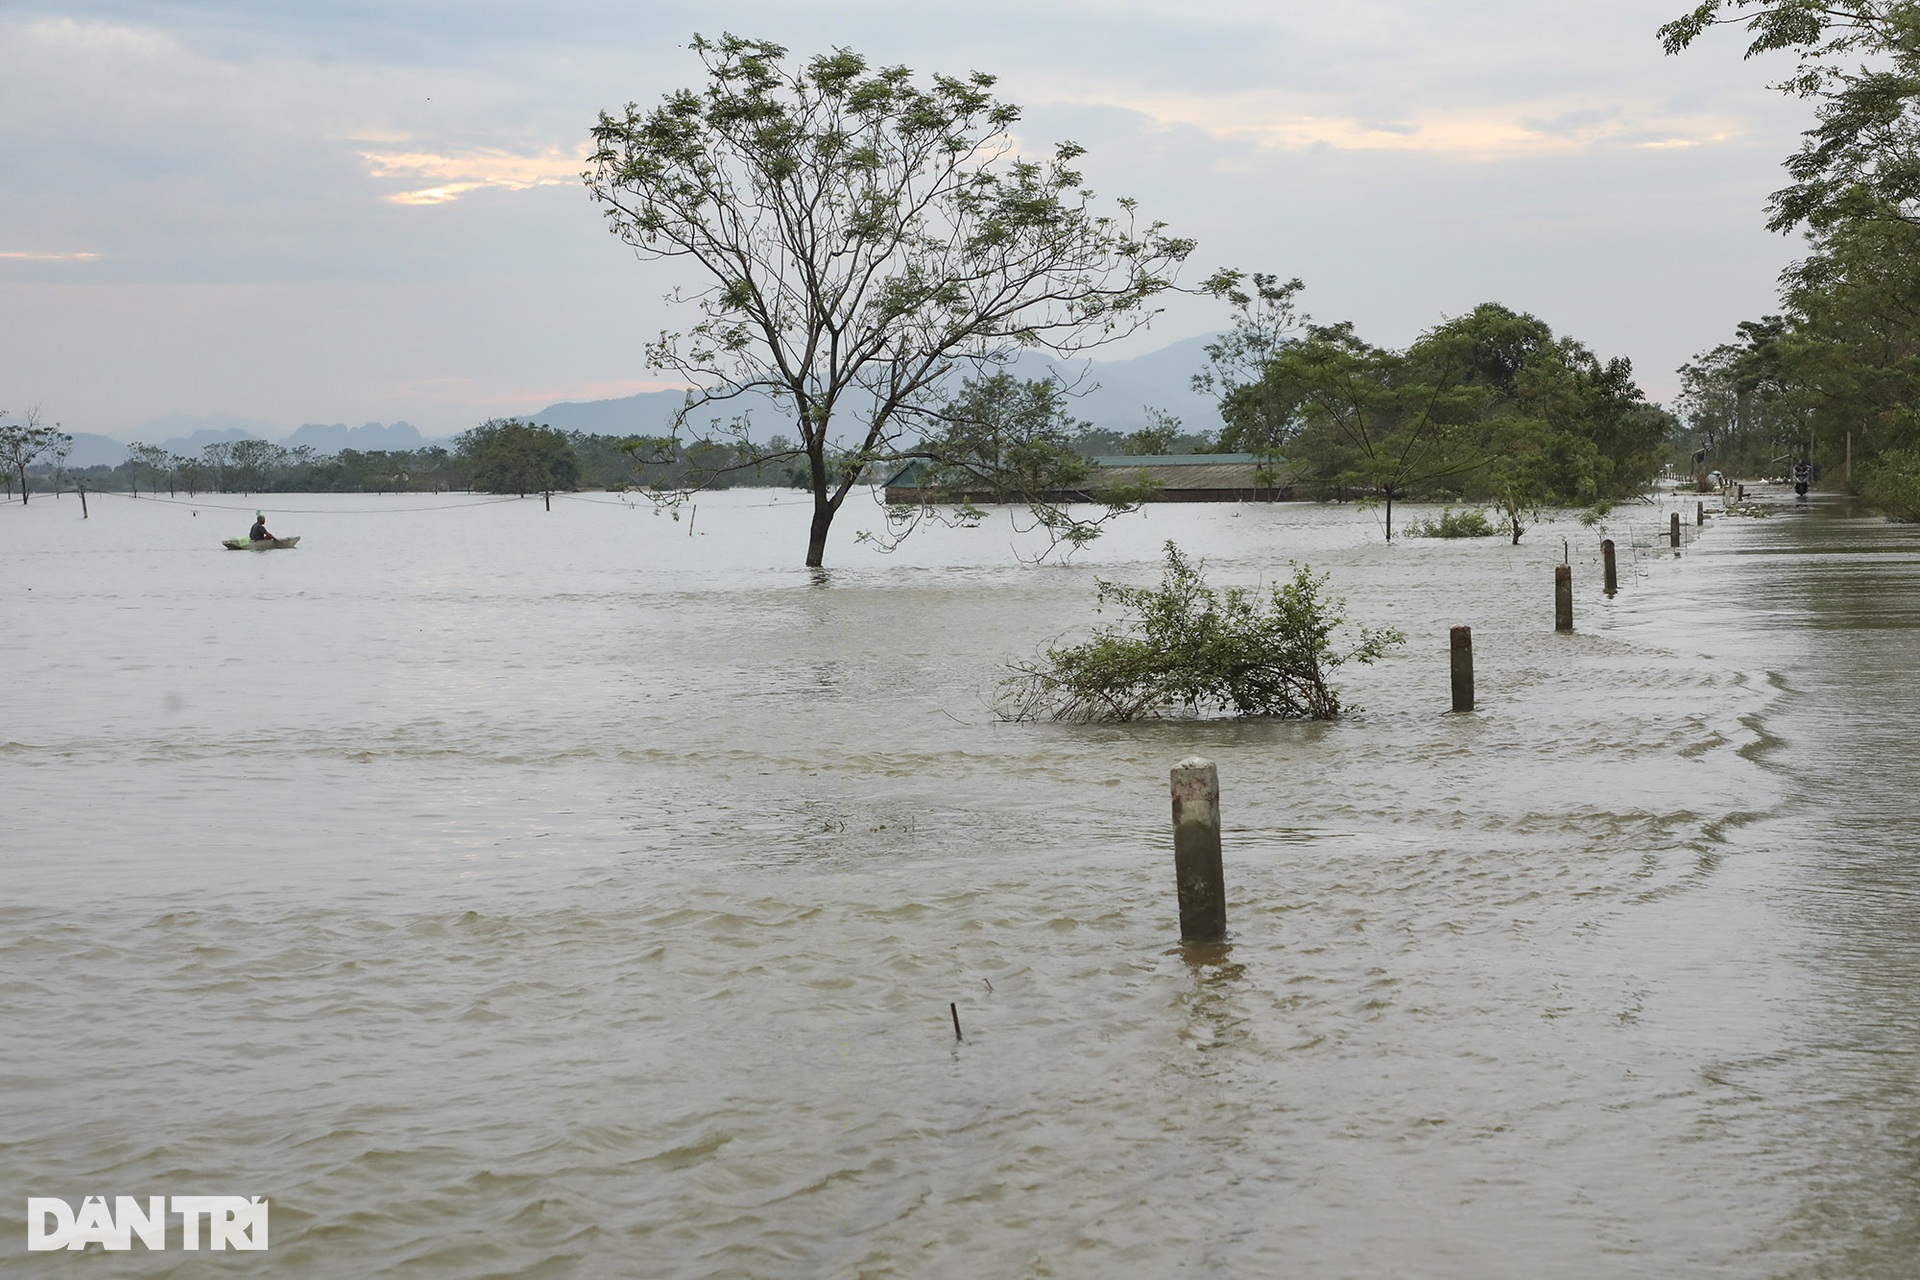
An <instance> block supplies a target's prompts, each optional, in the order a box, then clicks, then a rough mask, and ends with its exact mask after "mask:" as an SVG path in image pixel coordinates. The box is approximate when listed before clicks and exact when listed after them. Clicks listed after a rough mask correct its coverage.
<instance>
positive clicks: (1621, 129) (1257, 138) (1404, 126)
mask: <svg viewBox="0 0 1920 1280" xmlns="http://www.w3.org/2000/svg"><path fill="white" fill-rule="evenodd" d="M1058 101H1061V102H1062V103H1064V104H1067V105H1073V106H1105V107H1116V108H1119V109H1122V110H1127V111H1132V112H1136V113H1138V114H1140V115H1143V116H1145V117H1147V119H1148V120H1150V121H1152V122H1153V124H1154V125H1155V126H1156V127H1158V128H1160V129H1163V130H1172V129H1181V128H1190V129H1198V130H1200V131H1201V132H1203V133H1205V134H1207V135H1209V136H1211V137H1213V138H1215V139H1217V140H1220V141H1225V142H1239V143H1242V144H1247V145H1252V146H1255V147H1259V148H1263V149H1269V150H1280V151H1299V150H1306V149H1308V148H1314V149H1332V150H1336V151H1402V152H1418V153H1424V154H1429V155H1439V156H1453V157H1458V158H1462V159H1477V160H1503V159H1518V158H1526V157H1536V156H1549V155H1565V154H1572V153H1577V152H1582V151H1587V150H1591V149H1593V148H1595V147H1601V146H1634V147H1648V146H1654V147H1684V146H1700V145H1704V144H1706V143H1710V142H1720V141H1725V140H1727V139H1730V138H1733V137H1735V136H1737V134H1738V132H1739V130H1738V129H1736V128H1735V127H1733V126H1732V125H1731V124H1730V123H1729V122H1728V121H1726V120H1724V119H1720V118H1715V117H1708V116H1702V115H1693V116H1674V117H1668V118H1662V117H1663V115H1664V113H1661V112H1659V111H1657V110H1653V109H1639V110H1635V109H1632V108H1629V107H1627V106H1625V105H1622V104H1603V105H1592V104H1585V103H1524V104H1521V103H1514V104H1506V103H1502V104H1497V105H1471V104H1468V105H1460V106H1434V107H1427V108H1421V109H1416V110H1413V111H1411V112H1408V113H1405V114H1403V115H1401V116H1399V117H1398V118H1394V117H1385V118H1383V117H1381V116H1379V115H1376V114H1373V113H1371V112H1366V113H1360V112H1353V113H1349V112H1347V111H1343V110H1341V109H1340V108H1339V105H1338V104H1336V103H1331V102H1328V101H1326V100H1325V99H1323V98H1322V99H1316V98H1311V97H1306V96H1303V95H1293V94H1281V93H1275V92H1243V93H1213V94H1178V93H1151V92H1148V93H1135V94H1118V95H1111V96H1108V95H1097V96H1096V95H1090V96H1084V97H1082V96H1077V95H1076V96H1072V97H1067V98H1063V99H1058ZM1330 107H1331V108H1333V109H1332V110H1329V109H1328V108H1330Z"/></svg>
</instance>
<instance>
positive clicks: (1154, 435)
mask: <svg viewBox="0 0 1920 1280" xmlns="http://www.w3.org/2000/svg"><path fill="white" fill-rule="evenodd" d="M1179 438H1180V419H1178V418H1176V417H1174V416H1173V415H1172V414H1170V413H1168V412H1167V411H1166V410H1164V409H1156V408H1153V407H1152V406H1151V405H1149V406H1147V425H1146V426H1144V427H1142V428H1140V429H1139V430H1138V431H1135V432H1133V433H1132V434H1131V435H1129V436H1128V437H1127V438H1126V439H1125V440H1124V441H1122V442H1121V445H1120V452H1121V453H1123V454H1125V455H1127V456H1129V457H1134V458H1150V457H1155V456H1157V455H1160V454H1165V453H1170V452H1172V450H1173V442H1174V441H1175V440H1178V439H1179Z"/></svg>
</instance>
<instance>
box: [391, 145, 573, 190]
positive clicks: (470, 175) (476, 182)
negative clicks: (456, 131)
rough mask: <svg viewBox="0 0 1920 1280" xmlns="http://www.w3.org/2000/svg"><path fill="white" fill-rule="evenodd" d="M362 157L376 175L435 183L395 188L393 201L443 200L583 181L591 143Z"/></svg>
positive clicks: (392, 153)
mask: <svg viewBox="0 0 1920 1280" xmlns="http://www.w3.org/2000/svg"><path fill="white" fill-rule="evenodd" d="M360 158H361V159H362V160H363V161H365V162H366V165H367V168H368V170H369V171H370V172H371V173H372V175H373V176H374V177H375V178H404V179H409V180H413V181H417V180H419V179H427V180H429V181H432V185H430V186H425V187H414V188H412V189H410V190H406V191H396V192H393V193H392V194H390V195H388V196H387V197H386V199H388V200H390V201H392V202H393V203H394V204H445V203H447V202H448V201H450V200H457V199H459V198H460V197H461V196H463V195H466V194H468V193H469V192H473V191H484V190H486V189H488V188H497V189H500V190H505V191H527V190H531V189H532V188H534V187H554V186H561V185H565V184H569V183H574V182H578V181H579V180H580V172H581V170H582V169H584V168H585V167H586V163H587V148H586V147H585V146H584V145H582V146H580V147H579V148H577V149H575V150H573V151H564V150H562V149H561V148H559V147H548V148H546V149H545V150H544V151H540V152H538V153H535V154H533V155H523V154H518V153H515V152H512V151H506V150H503V149H501V148H498V147H477V148H474V149H471V150H467V151H461V152H456V153H452V154H443V153H440V152H435V151H362V152H361V153H360Z"/></svg>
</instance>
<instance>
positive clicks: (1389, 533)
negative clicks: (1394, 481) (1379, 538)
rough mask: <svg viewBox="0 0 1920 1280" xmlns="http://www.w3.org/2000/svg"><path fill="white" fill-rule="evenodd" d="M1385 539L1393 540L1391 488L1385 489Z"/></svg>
mask: <svg viewBox="0 0 1920 1280" xmlns="http://www.w3.org/2000/svg"><path fill="white" fill-rule="evenodd" d="M1387 541H1388V542H1392V541H1393V490H1391V489H1389V490H1387Z"/></svg>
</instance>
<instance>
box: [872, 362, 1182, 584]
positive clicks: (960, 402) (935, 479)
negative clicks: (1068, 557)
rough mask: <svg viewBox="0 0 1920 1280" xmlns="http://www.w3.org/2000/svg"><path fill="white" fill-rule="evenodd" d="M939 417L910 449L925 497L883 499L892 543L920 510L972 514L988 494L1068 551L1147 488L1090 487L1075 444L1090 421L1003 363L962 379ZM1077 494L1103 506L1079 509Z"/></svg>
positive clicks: (1055, 391)
mask: <svg viewBox="0 0 1920 1280" xmlns="http://www.w3.org/2000/svg"><path fill="white" fill-rule="evenodd" d="M939 418H940V424H941V425H940V427H939V429H938V430H936V431H931V432H929V433H927V434H926V435H925V436H924V437H923V438H922V439H921V440H920V441H919V442H918V443H917V444H915V445H914V446H913V449H912V454H913V456H914V458H915V473H916V481H917V485H918V487H919V489H920V492H921V495H922V497H921V501H920V502H919V503H918V504H916V505H905V504H896V505H894V506H892V507H889V508H888V511H887V518H888V524H889V530H890V537H889V538H888V539H887V540H886V543H885V545H887V546H888V547H891V546H893V545H896V544H897V543H898V541H899V539H900V538H901V537H904V536H905V535H906V534H907V533H908V532H910V531H911V530H912V529H913V528H914V527H916V526H917V525H918V524H919V523H920V522H922V521H924V520H929V519H931V520H937V521H940V522H942V523H947V524H958V525H962V526H966V527H971V526H972V525H975V524H978V523H979V522H980V519H981V517H982V516H983V515H984V513H983V512H981V511H980V510H979V508H978V507H976V506H974V503H976V502H990V503H1006V504H1011V505H1015V506H1021V507H1025V508H1026V510H1027V512H1028V514H1029V517H1030V519H1031V524H1030V525H1029V526H1027V527H1028V528H1037V529H1040V530H1043V531H1044V532H1045V533H1046V534H1047V536H1048V552H1051V551H1052V550H1053V549H1055V548H1057V547H1062V546H1064V547H1065V548H1066V549H1067V550H1068V552H1069V553H1070V552H1071V551H1072V550H1073V549H1075V548H1078V547H1082V546H1085V545H1086V544H1087V543H1089V542H1091V541H1093V540H1094V539H1095V538H1097V537H1099V536H1100V531H1101V527H1102V526H1103V525H1104V524H1105V523H1106V522H1107V521H1108V520H1111V519H1112V518H1113V517H1115V516H1118V515H1121V514H1124V513H1126V512H1128V511H1131V510H1133V509H1134V508H1135V507H1136V506H1137V505H1138V504H1139V502H1140V501H1141V500H1142V497H1143V496H1144V495H1143V494H1139V493H1135V492H1123V491H1120V490H1117V489H1112V488H1109V489H1104V490H1102V491H1100V492H1097V493H1089V492H1088V491H1087V480H1088V477H1089V475H1090V474H1091V472H1092V470H1093V469H1092V467H1091V466H1090V465H1089V464H1088V462H1087V460H1086V458H1085V457H1084V456H1083V455H1082V454H1081V453H1080V452H1079V451H1078V450H1076V449H1075V447H1074V442H1075V440H1076V439H1077V438H1078V437H1079V436H1080V435H1082V434H1084V433H1085V431H1086V430H1087V424H1086V423H1084V422H1077V421H1075V420H1074V419H1073V418H1072V417H1071V416H1070V415H1069V414H1068V412H1067V401H1066V396H1065V394H1064V393H1063V392H1062V391H1061V389H1060V387H1059V384H1058V383H1056V382H1054V381H1052V380H1051V379H1037V380H1032V381H1026V382H1022V381H1019V380H1017V379H1015V378H1014V377H1013V376H1011V375H1010V374H1005V373H996V374H994V375H992V376H991V377H986V378H970V379H967V380H966V381H965V382H964V383H963V384H962V385H961V390H960V394H959V395H958V396H956V397H954V398H953V399H952V400H950V401H948V402H947V404H946V405H945V406H944V407H943V408H942V409H941V410H940V414H939ZM1075 503H1082V504H1085V503H1092V504H1095V505H1097V506H1098V507H1099V508H1100V510H1099V511H1098V512H1097V513H1094V514H1082V513H1078V512H1076V510H1075V508H1074V506H1073V504H1075ZM948 505H951V506H952V507H953V508H954V509H953V511H952V513H951V514H950V515H948V514H943V513H942V512H941V511H940V508H941V507H943V506H948ZM1042 554H1043V555H1045V554H1047V553H1045V552H1043V553H1042Z"/></svg>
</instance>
